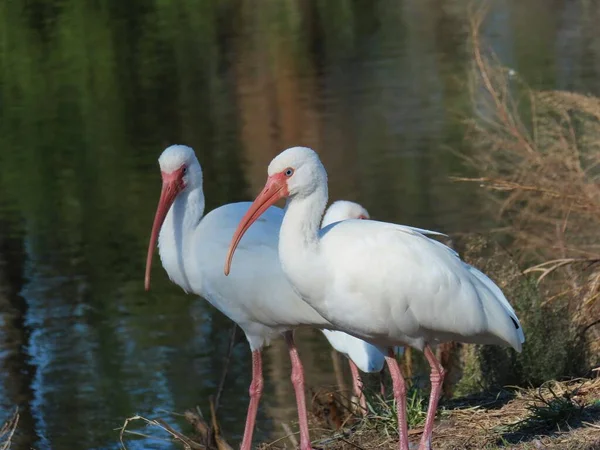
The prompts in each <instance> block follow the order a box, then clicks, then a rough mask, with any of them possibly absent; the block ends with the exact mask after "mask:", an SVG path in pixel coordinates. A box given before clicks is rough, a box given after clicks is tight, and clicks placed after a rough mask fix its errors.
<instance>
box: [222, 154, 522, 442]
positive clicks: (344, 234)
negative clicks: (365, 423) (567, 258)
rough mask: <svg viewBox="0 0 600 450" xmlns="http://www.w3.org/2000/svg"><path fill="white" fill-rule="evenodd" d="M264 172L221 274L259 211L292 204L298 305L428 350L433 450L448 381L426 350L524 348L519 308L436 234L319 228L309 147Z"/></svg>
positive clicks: (318, 189) (319, 203)
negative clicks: (449, 345)
mask: <svg viewBox="0 0 600 450" xmlns="http://www.w3.org/2000/svg"><path fill="white" fill-rule="evenodd" d="M268 174H269V178H268V180H267V184H266V185H265V188H264V189H263V191H262V192H261V194H259V196H258V197H257V198H256V200H255V201H254V203H253V206H252V207H251V208H250V209H249V211H248V213H247V214H246V216H245V217H244V219H243V220H242V222H240V225H239V226H238V231H237V232H236V235H235V236H234V238H233V240H232V245H231V247H230V252H229V255H228V259H227V262H226V269H225V272H226V273H227V271H228V265H229V263H230V261H231V257H232V256H233V252H234V251H235V246H236V243H237V242H238V241H239V238H240V237H241V236H243V233H244V231H245V230H247V229H249V228H248V227H250V225H251V224H252V223H253V222H254V221H255V220H256V218H257V217H259V215H260V211H261V210H262V209H263V208H265V207H267V206H268V205H269V204H272V203H274V202H275V201H277V200H279V199H280V198H286V197H287V198H288V199H289V200H288V204H287V208H286V213H285V217H284V220H283V224H282V227H281V231H280V240H279V256H280V260H281V263H282V267H283V270H284V272H285V274H286V276H287V277H288V279H289V280H290V281H291V283H292V284H293V285H294V286H295V288H296V289H297V290H298V292H299V293H300V295H301V296H302V298H303V299H304V300H306V301H307V302H308V303H309V304H310V305H311V306H313V307H314V308H315V309H316V310H317V311H318V312H319V313H320V314H322V315H323V317H325V318H327V319H328V320H329V321H330V322H331V323H333V324H335V325H336V326H338V328H339V329H342V330H344V331H347V332H349V333H351V334H352V335H354V336H357V337H361V338H363V339H365V340H367V341H369V342H370V343H373V344H375V345H379V346H386V347H391V346H394V345H410V346H412V347H415V348H417V349H420V350H424V351H425V356H426V357H427V360H428V362H429V364H430V366H431V368H432V375H431V380H432V393H431V398H430V405H429V410H428V415H427V420H426V423H425V430H424V433H423V437H422V440H421V447H420V448H422V449H427V448H429V447H430V436H431V430H432V427H433V420H434V417H435V410H436V408H437V401H438V399H439V394H440V388H441V381H442V380H443V375H444V371H443V368H442V367H441V366H440V365H439V362H437V360H436V359H435V356H434V355H433V353H432V352H431V349H430V347H429V344H434V343H440V342H445V341H460V342H473V343H483V344H499V345H505V346H511V347H513V348H514V349H515V350H517V351H520V350H521V345H522V343H523V342H524V334H523V330H522V328H521V325H520V323H519V321H518V319H517V317H516V315H515V312H514V310H513V308H512V307H511V306H510V304H509V302H508V300H507V299H506V298H505V297H504V295H503V294H502V292H501V290H500V289H499V288H498V287H497V286H496V285H495V284H494V283H493V282H492V281H491V280H490V279H489V278H488V277H486V276H485V275H484V274H483V273H481V272H480V271H478V270H477V269H475V268H474V267H471V266H469V265H468V264H466V263H464V262H463V261H461V260H460V258H459V257H458V255H457V254H456V252H454V251H453V250H451V249H450V248H448V247H446V246H445V245H443V244H442V243H440V242H438V241H435V240H433V239H430V238H428V237H427V236H425V233H426V234H435V233H433V232H428V231H426V230H419V229H415V228H411V227H406V226H401V225H396V224H391V223H384V222H376V221H371V220H347V221H343V222H337V223H334V224H331V225H329V226H327V227H324V228H323V229H322V230H319V227H318V224H319V222H320V219H321V216H322V214H323V211H324V209H325V205H326V203H327V173H326V171H325V168H324V167H323V165H322V164H321V161H320V160H319V157H318V156H317V154H316V153H315V152H314V151H312V150H311V149H308V148H305V147H294V148H291V149H288V150H286V151H284V152H282V153H281V154H280V155H278V156H277V157H276V158H275V159H273V161H272V162H271V164H270V165H269V169H268ZM250 229H251V228H250ZM236 258H237V256H236ZM234 265H235V264H234ZM387 361H388V364H389V366H390V373H391V375H392V379H393V383H394V391H395V395H396V398H397V400H398V402H399V407H398V421H399V429H400V448H401V449H402V450H407V449H408V440H407V427H406V418H405V415H404V414H405V411H404V409H405V407H404V405H405V386H404V381H403V379H402V377H401V375H400V372H399V369H398V366H397V364H396V363H395V360H394V361H392V359H391V358H388V360H387Z"/></svg>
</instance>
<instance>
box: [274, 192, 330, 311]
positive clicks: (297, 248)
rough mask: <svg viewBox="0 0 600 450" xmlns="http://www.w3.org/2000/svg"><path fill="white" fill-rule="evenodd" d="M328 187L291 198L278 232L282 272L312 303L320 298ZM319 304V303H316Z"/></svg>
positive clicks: (308, 301)
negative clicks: (321, 241)
mask: <svg viewBox="0 0 600 450" xmlns="http://www.w3.org/2000/svg"><path fill="white" fill-rule="evenodd" d="M326 205H327V186H326V185H325V186H320V187H318V188H317V189H316V190H315V191H314V192H313V193H312V194H311V195H309V196H307V197H303V198H292V199H290V200H289V201H288V204H287V205H286V210H285V216H284V218H283V223H282V224H281V230H280V235H279V258H280V260H281V265H282V268H283V271H284V272H285V274H286V276H287V277H288V279H289V280H290V281H291V282H292V284H293V285H294V286H295V287H296V289H297V290H298V291H299V292H300V294H301V296H302V297H303V298H304V300H305V301H306V302H307V303H309V304H311V305H312V301H313V300H312V299H315V301H317V299H319V298H321V295H320V292H319V288H320V287H321V285H322V284H323V283H321V282H320V279H321V278H322V277H323V276H324V274H323V271H322V270H320V266H321V262H320V253H319V239H320V237H319V229H320V223H321V218H322V216H323V212H324V211H325V206H326ZM314 306H315V307H316V305H314Z"/></svg>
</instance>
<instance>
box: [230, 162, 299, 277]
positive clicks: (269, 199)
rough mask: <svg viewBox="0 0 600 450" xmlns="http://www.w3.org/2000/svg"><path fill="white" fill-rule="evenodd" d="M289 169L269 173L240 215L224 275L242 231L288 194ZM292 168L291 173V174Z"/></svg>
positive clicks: (244, 231) (242, 234)
mask: <svg viewBox="0 0 600 450" xmlns="http://www.w3.org/2000/svg"><path fill="white" fill-rule="evenodd" d="M289 170H290V169H285V170H283V171H281V172H279V173H276V174H274V175H271V176H270V177H269V178H268V179H267V183H266V184H265V187H264V189H263V190H262V192H261V193H260V194H258V197H256V199H255V200H254V202H253V203H252V205H250V208H249V209H248V211H247V212H246V214H245V215H244V217H242V220H241V221H240V224H239V225H238V227H237V230H235V233H234V235H233V238H232V240H231V244H230V245H229V251H228V252H227V258H226V260H225V269H224V272H225V275H229V271H230V269H231V260H232V258H233V254H234V253H235V249H236V248H237V246H238V244H239V243H240V240H241V239H242V236H244V233H246V231H247V230H248V228H250V226H251V225H252V224H253V223H254V222H255V221H256V219H258V218H259V217H260V216H261V215H262V214H263V213H264V212H265V211H266V210H267V209H269V207H271V206H273V205H274V204H275V203H277V202H278V201H279V200H281V199H282V198H286V197H288V196H289V195H290V192H289V190H288V186H287V179H288V178H289V177H290V176H291V175H289V176H288V175H286V172H287V171H289ZM293 173H294V172H293V170H292V175H293Z"/></svg>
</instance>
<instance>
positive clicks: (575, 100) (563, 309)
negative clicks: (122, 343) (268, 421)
mask: <svg viewBox="0 0 600 450" xmlns="http://www.w3.org/2000/svg"><path fill="white" fill-rule="evenodd" d="M484 16H485V14H484V12H483V10H481V11H478V12H476V13H475V14H474V15H473V17H474V18H473V22H472V35H471V38H472V39H471V45H472V55H473V64H472V69H471V73H470V77H469V81H468V86H469V88H470V91H471V94H472V111H473V114H472V117H471V118H469V119H468V122H467V123H468V133H467V136H466V137H465V139H467V140H468V141H469V142H470V146H471V148H472V151H471V152H470V154H468V155H463V157H464V160H465V164H466V165H467V166H468V167H469V170H470V171H471V172H472V173H473V174H474V175H473V176H471V177H460V178H455V180H456V182H461V183H473V185H474V186H479V187H480V188H481V189H479V190H478V192H480V193H481V195H484V196H485V198H486V200H488V201H487V202H484V203H486V204H487V205H488V206H489V210H488V211H484V212H483V213H484V214H487V217H490V216H492V217H494V218H495V220H496V223H499V224H501V225H500V226H499V227H497V228H496V229H494V230H492V231H491V232H490V233H489V234H479V235H471V236H457V237H455V240H454V241H453V242H452V245H453V247H455V248H456V249H457V251H459V252H460V253H461V256H463V257H464V259H465V260H466V261H467V262H469V263H471V264H473V265H476V266H477V267H478V268H480V269H482V270H483V271H484V272H485V273H487V274H488V275H490V277H491V278H492V279H494V280H495V281H496V282H497V283H498V285H499V286H500V288H501V289H503V291H504V292H505V293H506V294H507V297H508V298H509V299H510V300H511V303H512V304H513V306H514V308H515V310H516V311H517V314H518V316H519V318H520V320H521V321H522V323H523V325H524V328H525V332H526V338H527V342H526V344H525V346H524V349H523V353H521V354H518V355H517V354H516V353H515V352H513V351H512V350H505V349H501V348H496V347H486V346H474V345H461V344H451V345H448V346H444V347H441V352H442V353H443V360H444V361H445V365H447V368H448V372H449V374H448V379H449V381H450V383H449V385H450V386H447V387H446V389H445V391H444V394H445V395H444V398H443V399H442V402H441V411H440V412H439V415H438V422H437V423H436V426H435V428H434V435H433V447H434V448H435V449H441V450H445V449H497V448H507V449H508V448H510V449H520V450H525V449H540V448H544V449H581V450H591V449H596V448H600V367H599V365H600V356H599V355H600V325H599V324H600V301H599V297H600V264H599V263H600V235H599V234H598V229H599V227H600V98H596V97H592V96H587V95H582V94H577V93H573V92H566V91H537V90H534V89H532V88H530V87H528V86H527V85H526V83H525V81H524V80H522V79H521V78H520V76H519V74H518V73H516V72H515V71H514V70H512V69H510V68H507V67H503V66H502V65H501V64H499V63H498V61H497V60H496V59H495V58H494V57H493V56H486V55H488V52H487V49H486V51H483V50H482V43H481V38H480V35H479V30H480V25H481V23H482V21H483V19H484ZM234 341H235V333H232V340H231V342H232V344H231V345H230V354H231V349H232V347H233V343H234ZM413 358H414V359H415V360H417V359H418V358H420V355H416V354H415V355H413V353H412V352H406V354H405V357H404V359H403V360H402V365H403V369H404V370H405V373H406V372H412V366H413V361H412V359H413ZM229 359H230V357H228V360H227V361H229ZM227 365H228V364H226V366H227ZM226 373H227V369H225V371H224V374H223V377H222V382H221V383H220V384H219V388H218V390H217V395H216V396H215V399H214V401H213V399H211V400H210V417H208V418H207V417H205V416H204V415H203V414H202V412H201V411H200V409H199V408H197V409H196V410H195V411H188V412H186V413H185V414H184V417H185V419H186V421H187V422H188V423H189V424H190V426H189V429H188V430H186V433H185V434H182V433H181V432H179V431H177V430H175V429H174V428H173V427H172V426H171V425H169V421H168V420H164V419H162V418H154V419H148V418H144V417H141V416H134V417H131V418H128V419H127V420H126V421H125V423H124V424H123V426H122V427H121V428H119V429H118V430H116V431H115V432H116V433H118V434H119V436H120V439H121V445H122V447H123V448H124V449H126V448H128V441H129V439H135V438H136V437H139V436H145V437H148V436H152V437H153V438H155V439H159V440H166V441H169V442H175V443H177V444H179V445H180V446H181V448H184V449H211V450H229V449H232V448H233V446H231V445H230V444H228V443H227V437H226V435H227V433H226V430H225V431H222V430H221V429H220V427H219V423H218V420H217V416H218V406H219V397H220V392H222V389H223V386H224V383H225V376H226ZM409 380H410V378H409ZM548 380H557V381H548ZM409 382H410V381H409ZM525 386H527V387H525ZM388 392H389V391H388ZM366 395H367V400H368V409H369V411H368V412H367V414H366V416H365V417H359V416H357V415H356V414H355V413H354V412H352V411H351V409H352V407H351V406H352V404H351V403H350V402H349V401H348V399H347V398H346V396H345V394H344V392H339V391H335V390H326V391H319V392H318V393H316V394H314V395H313V398H312V407H313V408H312V410H313V411H312V417H311V432H312V433H313V436H312V437H313V440H314V441H313V443H314V445H315V447H317V448H327V449H333V450H337V449H373V448H377V449H391V448H395V446H396V443H397V429H396V426H397V425H396V419H395V411H394V405H393V403H392V402H391V400H387V399H383V398H382V397H381V396H380V395H379V394H377V393H375V391H374V390H373V391H372V390H371V389H367V391H366ZM426 400H427V391H426V390H423V389H422V387H419V388H417V387H416V383H414V384H413V387H412V388H411V392H410V396H409V402H408V403H409V408H408V409H409V411H408V416H409V421H410V425H411V430H410V432H409V435H410V438H411V442H417V441H418V439H419V437H420V432H421V428H420V427H421V426H422V420H423V418H424V409H425V408H426ZM18 423H19V412H18V410H15V412H14V414H13V415H12V416H11V418H9V419H8V420H7V422H6V423H5V424H4V425H3V426H2V427H1V428H0V450H6V449H9V448H10V446H11V441H12V439H13V438H14V436H15V433H18ZM138 424H141V425H142V427H143V430H142V431H140V428H139V427H137V425H138ZM285 427H287V428H286V429H287V430H289V431H287V432H286V434H287V436H286V437H285V438H283V439H280V440H278V441H275V442H271V443H263V444H261V445H260V446H259V448H261V449H283V448H291V447H293V446H294V445H295V444H296V438H295V436H294V434H293V433H292V432H291V429H290V428H289V425H284V428H285ZM133 428H136V429H135V430H134V429H133Z"/></svg>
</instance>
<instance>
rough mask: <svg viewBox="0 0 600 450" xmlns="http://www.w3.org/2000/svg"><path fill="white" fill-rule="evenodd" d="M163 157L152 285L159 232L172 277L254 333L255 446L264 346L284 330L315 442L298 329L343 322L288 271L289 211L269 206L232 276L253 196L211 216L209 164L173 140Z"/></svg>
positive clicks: (304, 441) (247, 439) (304, 437)
mask: <svg viewBox="0 0 600 450" xmlns="http://www.w3.org/2000/svg"><path fill="white" fill-rule="evenodd" d="M159 164H160V168H161V172H162V178H163V188H162V192H161V198H160V201H159V205H158V207H157V213H156V217H155V220H154V225H153V230H152V235H151V238H150V243H149V247H148V259H147V265H146V289H148V288H149V282H150V268H151V263H152V255H153V253H154V248H155V245H156V239H157V235H158V246H159V253H160V258H161V262H162V264H163V267H164V269H165V270H166V272H167V274H168V275H169V278H170V279H171V280H172V281H173V282H175V283H176V284H178V285H179V286H180V287H182V288H183V289H184V290H185V291H186V292H191V293H195V294H197V295H200V296H202V297H204V298H205V299H206V300H207V301H209V302H210V303H211V304H212V305H213V306H214V307H216V308H217V309H218V310H219V311H221V312H222V313H223V314H225V315H226V316H228V317H229V318H230V319H232V320H233V321H234V322H236V323H237V324H238V325H239V326H240V328H241V329H242V330H243V331H244V333H245V334H246V338H247V339H248V342H249V344H250V348H251V350H252V355H253V381H252V384H251V388H250V396H251V402H250V407H249V411H248V419H247V423H246V429H245V432H244V439H243V442H242V449H243V450H249V449H250V446H251V440H252V430H253V428H254V420H255V416H256V408H257V405H258V400H259V398H260V396H261V393H262V361H261V357H260V349H261V348H262V347H263V346H264V345H267V344H269V342H270V340H271V339H272V338H273V337H276V336H278V335H279V334H280V333H283V334H284V335H285V337H286V340H287V342H288V345H289V346H290V357H291V358H292V366H293V373H292V379H293V381H294V385H295V389H296V396H297V401H298V409H299V421H300V428H301V447H302V448H303V449H308V448H310V441H309V439H308V428H307V425H306V411H305V406H304V386H303V375H302V367H301V365H300V362H299V359H298V356H297V352H296V349H295V347H294V344H293V338H292V333H291V331H290V330H293V329H294V328H297V327H300V326H313V327H319V328H322V327H330V328H335V327H334V326H332V325H331V324H330V323H329V322H328V321H327V320H325V319H324V318H323V317H322V316H321V315H320V314H319V313H317V312H316V311H315V310H314V309H313V308H312V307H311V306H309V305H308V304H307V303H305V302H304V301H302V300H301V299H300V297H299V296H298V295H297V293H296V292H295V290H294V289H293V288H292V286H291V285H290V284H289V282H288V281H287V279H286V277H285V276H284V274H283V272H282V269H281V265H280V263H279V257H278V251H277V245H278V236H279V229H280V226H281V223H282V220H283V215H284V214H283V210H281V209H280V208H276V207H271V208H269V209H268V210H266V211H265V212H264V214H263V216H262V217H261V218H260V219H259V220H258V221H257V223H256V226H255V227H253V229H252V230H250V231H249V232H248V234H247V235H246V236H245V237H244V239H243V240H242V241H241V242H240V245H239V254H238V260H237V262H238V266H237V267H236V269H235V270H233V271H232V273H231V275H230V276H229V277H225V275H224V274H223V270H222V265H221V264H222V261H223V259H224V258H225V256H226V252H227V248H228V246H229V243H230V241H231V238H232V236H233V233H234V231H235V228H236V226H237V224H238V222H239V221H240V220H241V219H242V217H243V216H244V214H245V213H246V212H247V210H248V207H249V206H250V203H249V202H241V203H232V204H228V205H224V206H221V207H219V208H216V209H214V210H213V211H211V212H209V213H208V214H207V215H206V216H203V214H204V205H205V201H204V193H203V190H202V169H201V167H200V164H199V162H198V160H197V159H196V156H195V154H194V151H193V150H192V149H191V148H190V147H187V146H183V145H174V146H171V147H169V148H167V149H166V150H164V152H163V153H162V154H161V156H160V158H159ZM159 230H160V232H159ZM352 339H355V340H357V341H358V339H356V338H352ZM366 345H368V344H366Z"/></svg>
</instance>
